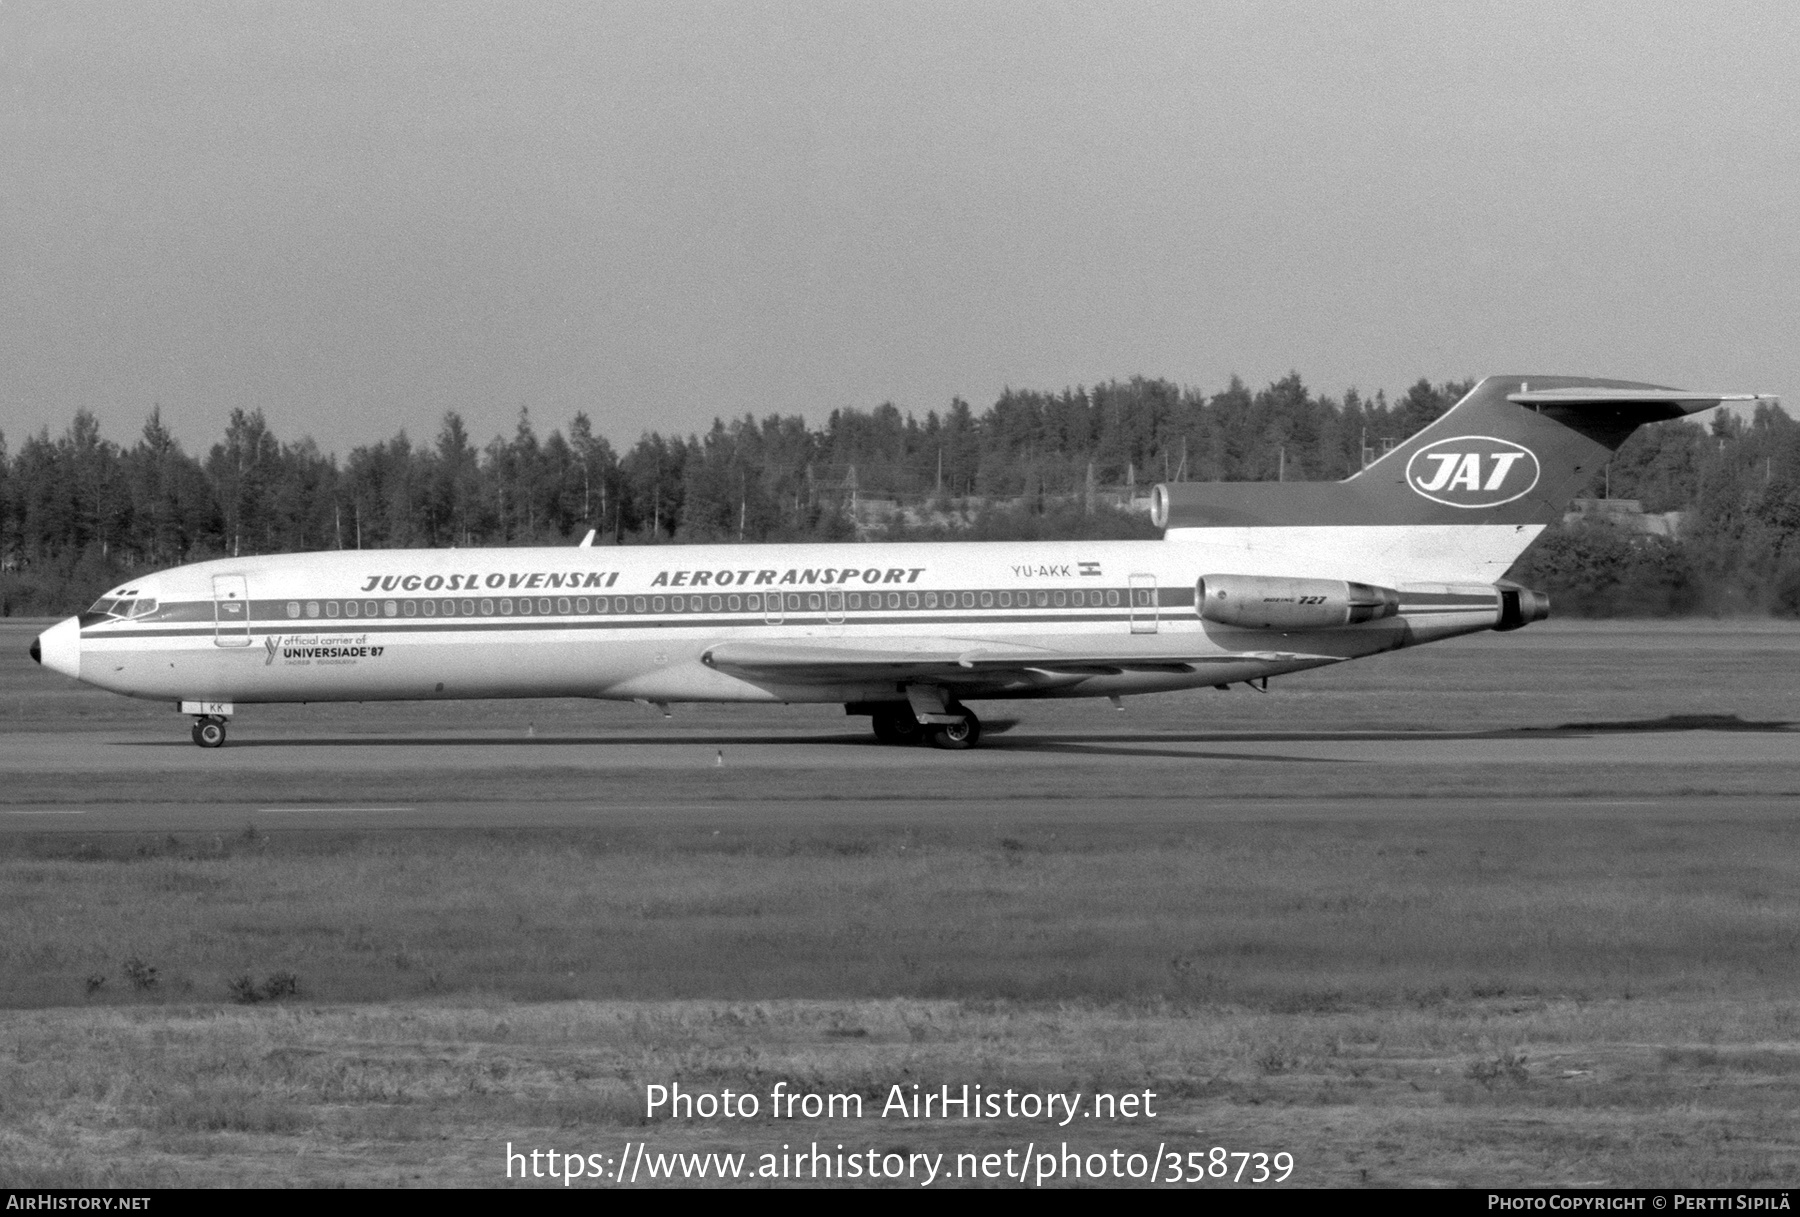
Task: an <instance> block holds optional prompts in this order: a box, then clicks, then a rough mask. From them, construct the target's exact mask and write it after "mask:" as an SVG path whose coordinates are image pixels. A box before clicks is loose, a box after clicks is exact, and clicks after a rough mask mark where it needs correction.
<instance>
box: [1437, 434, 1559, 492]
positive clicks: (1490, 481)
mask: <svg viewBox="0 0 1800 1217" xmlns="http://www.w3.org/2000/svg"><path fill="white" fill-rule="evenodd" d="M1540 473H1541V470H1540V468H1539V466H1538V458H1537V454H1536V453H1535V452H1533V451H1532V450H1531V449H1529V448H1527V447H1524V446H1523V445H1521V444H1515V443H1513V442H1512V441H1511V440H1506V439H1496V438H1494V437H1493V436H1491V435H1458V436H1454V437H1452V438H1450V439H1441V440H1438V441H1437V442H1436V443H1432V444H1427V445H1426V446H1425V447H1423V448H1421V449H1419V450H1418V451H1417V452H1415V453H1413V456H1412V459H1411V460H1410V461H1407V462H1406V484H1407V485H1408V486H1411V487H1412V488H1413V492H1414V493H1416V494H1420V495H1423V496H1424V497H1426V498H1428V499H1430V500H1431V501H1432V502H1434V503H1443V504H1445V505H1446V506H1449V507H1498V506H1500V504H1502V503H1510V502H1512V501H1513V500H1514V499H1516V498H1518V497H1520V496H1521V495H1524V494H1528V493H1529V492H1530V491H1531V488H1532V487H1533V486H1536V485H1537V484H1538V476H1539V474H1540Z"/></svg>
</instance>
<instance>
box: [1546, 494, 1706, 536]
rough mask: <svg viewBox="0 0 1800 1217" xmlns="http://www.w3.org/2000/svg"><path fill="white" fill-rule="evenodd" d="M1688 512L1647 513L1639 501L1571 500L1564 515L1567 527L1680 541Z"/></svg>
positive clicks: (1564, 522)
mask: <svg viewBox="0 0 1800 1217" xmlns="http://www.w3.org/2000/svg"><path fill="white" fill-rule="evenodd" d="M1687 515H1688V513H1687V512H1685V511H1645V510H1644V505H1643V503H1642V502H1640V501H1639V500H1637V499H1571V500H1570V501H1569V510H1568V511H1567V512H1566V513H1565V514H1564V515H1563V524H1564V526H1565V527H1570V528H1572V527H1574V526H1575V525H1578V524H1590V525H1598V526H1601V527H1604V528H1617V529H1620V530H1621V531H1623V532H1632V533H1637V534H1639V535H1641V536H1646V537H1667V538H1668V539H1669V540H1671V541H1674V540H1679V539H1680V537H1681V526H1682V522H1683V521H1684V520H1685V519H1686V518H1687Z"/></svg>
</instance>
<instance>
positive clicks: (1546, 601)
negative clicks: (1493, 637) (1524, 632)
mask: <svg viewBox="0 0 1800 1217" xmlns="http://www.w3.org/2000/svg"><path fill="white" fill-rule="evenodd" d="M1497 586H1498V587H1499V589H1500V620H1499V621H1497V622H1495V623H1494V628H1495V629H1496V630H1516V629H1519V628H1520V627H1522V626H1527V625H1530V624H1531V623H1532V622H1534V621H1542V620H1544V619H1545V618H1546V617H1548V616H1550V597H1548V596H1546V595H1544V593H1543V592H1534V591H1532V590H1531V589H1530V588H1527V587H1518V586H1516V585H1514V584H1511V583H1501V584H1498V585H1497Z"/></svg>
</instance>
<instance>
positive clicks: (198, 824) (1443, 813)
mask: <svg viewBox="0 0 1800 1217" xmlns="http://www.w3.org/2000/svg"><path fill="white" fill-rule="evenodd" d="M1796 814H1800V799H1795V798H1791V797H1789V798H1780V797H1770V796H1742V795H1728V796H1713V797H1704V798H1691V797H1663V798H1637V799H1603V798H1589V799H1491V798H1469V799H1441V798H1431V799H1287V798H1277V799H1216V800H1209V799H1205V798H1195V799H1123V798H1121V799H1110V800H1108V799H1064V800H1060V801H1045V802H1035V803H1032V804H1031V805H1030V806H1021V805H1017V804H998V805H997V804H996V803H994V802H993V801H991V800H978V801H977V800H933V801H924V802H920V801H912V800H892V799H888V800H875V799H868V800H824V801H819V802H814V803H791V802H771V803H655V804H609V803H596V802H504V803H496V802H466V803H464V802H437V803H425V802H421V803H416V804H411V805H404V804H389V805H374V804H368V805H358V804H350V803H345V804H303V803H279V802H276V803H266V804H257V803H70V804H61V805H48V806H36V807H32V806H18V807H5V808H0V832H227V833H236V832H242V831H243V830H244V828H245V827H246V826H248V825H254V826H255V827H256V829H257V830H258V831H262V832H279V831H284V830H288V831H293V830H306V831H316V830H345V829H355V830H368V829H400V830H422V829H450V828H515V829H543V828H638V829H642V828H667V829H676V830H680V829H693V830H702V829H705V828H708V827H711V826H720V825H723V826H729V827H752V826H754V827H758V828H769V827H781V826H785V825H792V826H795V827H802V826H804V827H811V828H821V827H832V826H845V827H850V826H854V827H859V828H902V827H905V828H926V829H928V828H933V827H939V826H951V825H956V826H968V825H994V826H997V827H1016V826H1023V825H1031V826H1038V827H1047V828H1053V827H1055V826H1057V825H1072V824H1083V825H1094V824H1117V825H1121V826H1123V825H1126V824H1131V825H1138V826H1142V825H1153V824H1168V825H1181V824H1200V823H1220V822H1246V821H1249V822H1294V821H1306V820H1325V819H1329V820H1334V821H1340V822H1342V821H1394V820H1405V819H1408V818H1415V817H1416V818H1419V819H1430V820H1433V821H1437V822H1445V821H1455V820H1459V819H1468V820H1485V821H1489V822H1493V821H1512V820H1516V821H1522V822H1523V821H1533V820H1557V821H1577V820H1585V821H1589V822H1592V821H1597V820H1599V821H1603V820H1609V819H1631V820H1633V821H1637V822H1644V821H1647V820H1658V819H1662V820H1680V821H1683V822H1691V821H1694V820H1706V819H1716V820H1719V821H1721V822H1723V821H1733V822H1745V821H1757V820H1768V819H1775V818H1783V819H1786V818H1793V817H1794V816H1795V815H1796Z"/></svg>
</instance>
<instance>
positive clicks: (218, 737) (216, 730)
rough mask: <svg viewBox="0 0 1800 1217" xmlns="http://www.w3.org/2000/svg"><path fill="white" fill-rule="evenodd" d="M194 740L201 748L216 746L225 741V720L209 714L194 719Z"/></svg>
mask: <svg viewBox="0 0 1800 1217" xmlns="http://www.w3.org/2000/svg"><path fill="white" fill-rule="evenodd" d="M194 742H195V743H196V744H199V745H200V746H201V747H202V748H217V747H219V746H220V745H222V744H223V743H224V742H225V720H224V719H222V718H214V717H212V716H210V715H208V716H206V717H203V718H197V719H195V720H194Z"/></svg>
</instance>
